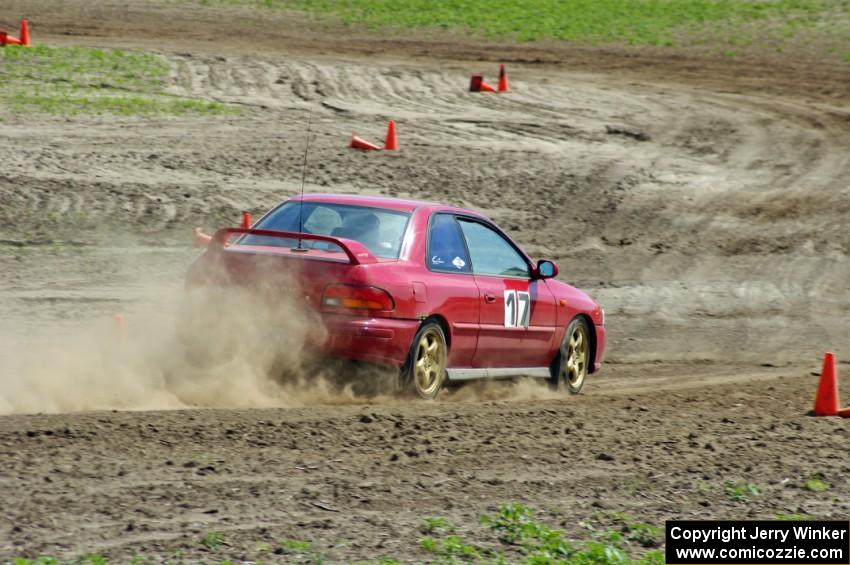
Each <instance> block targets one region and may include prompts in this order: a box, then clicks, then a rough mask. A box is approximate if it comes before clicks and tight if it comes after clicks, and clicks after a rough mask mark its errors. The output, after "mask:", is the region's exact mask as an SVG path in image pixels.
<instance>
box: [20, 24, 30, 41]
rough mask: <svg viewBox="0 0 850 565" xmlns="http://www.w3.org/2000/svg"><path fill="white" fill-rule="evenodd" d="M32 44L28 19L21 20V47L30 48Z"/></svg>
mask: <svg viewBox="0 0 850 565" xmlns="http://www.w3.org/2000/svg"><path fill="white" fill-rule="evenodd" d="M29 44H30V23H29V22H28V21H27V19H26V18H24V19H22V20H21V45H23V46H25V47H29Z"/></svg>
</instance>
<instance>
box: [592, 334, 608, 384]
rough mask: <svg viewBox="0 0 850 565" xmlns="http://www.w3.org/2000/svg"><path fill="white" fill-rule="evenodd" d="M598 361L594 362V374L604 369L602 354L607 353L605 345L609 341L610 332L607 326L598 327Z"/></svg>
mask: <svg viewBox="0 0 850 565" xmlns="http://www.w3.org/2000/svg"><path fill="white" fill-rule="evenodd" d="M594 329H595V330H596V359H594V360H593V372H594V373H595V372H596V371H598V370H599V369H601V368H602V354H603V353H605V343H606V341H607V339H608V332H607V331H606V330H605V326H596V327H595V328H594Z"/></svg>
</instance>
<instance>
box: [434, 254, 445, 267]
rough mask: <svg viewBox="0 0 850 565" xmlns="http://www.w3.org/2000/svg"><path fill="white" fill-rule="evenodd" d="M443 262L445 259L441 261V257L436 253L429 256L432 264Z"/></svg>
mask: <svg viewBox="0 0 850 565" xmlns="http://www.w3.org/2000/svg"><path fill="white" fill-rule="evenodd" d="M443 263H445V261H443V259H442V258H440V257H438V256H437V255H434V256H433V257H431V264H432V265H442V264H443Z"/></svg>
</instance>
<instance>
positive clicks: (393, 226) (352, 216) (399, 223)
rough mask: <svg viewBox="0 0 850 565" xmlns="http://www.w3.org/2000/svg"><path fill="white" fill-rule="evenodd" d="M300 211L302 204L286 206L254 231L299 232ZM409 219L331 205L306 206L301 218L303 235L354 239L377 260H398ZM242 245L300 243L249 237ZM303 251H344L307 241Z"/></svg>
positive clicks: (386, 212)
mask: <svg viewBox="0 0 850 565" xmlns="http://www.w3.org/2000/svg"><path fill="white" fill-rule="evenodd" d="M300 207H301V203H300V202H284V203H283V204H282V205H280V206H278V207H277V208H276V209H275V210H273V211H272V212H271V213H270V214H268V215H267V216H266V217H264V218H263V219H262V220H260V221H259V222H257V225H255V226H253V227H254V228H256V229H263V230H275V231H290V232H297V231H299V230H298V224H299V217H298V216H299V208H300ZM409 217H410V214H407V213H404V212H396V211H394V210H384V209H382V208H367V207H365V206H349V205H346V204H332V203H328V202H305V203H304V210H303V211H302V214H301V222H302V229H301V231H302V232H304V233H312V234H317V235H328V236H331V237H339V238H343V239H353V240H354V241H359V242H360V243H362V244H363V245H365V246H366V247H368V248H369V251H371V252H372V254H373V255H374V256H375V257H382V258H385V259H398V255H399V251H400V249H401V239H402V237H404V230H405V228H406V227H407V220H408V218H409ZM239 243H240V245H264V246H273V247H294V246H295V245H297V243H298V241H297V240H295V239H280V238H275V237H263V236H255V235H247V236H245V237H244V238H243V239H242V240H241V241H240V242H239ZM302 247H305V248H309V249H322V250H324V251H332V252H333V251H337V252H340V253H342V249H340V248H339V247H338V246H336V245H334V244H332V243H326V242H322V241H309V240H305V241H303V242H302Z"/></svg>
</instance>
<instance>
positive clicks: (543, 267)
mask: <svg viewBox="0 0 850 565" xmlns="http://www.w3.org/2000/svg"><path fill="white" fill-rule="evenodd" d="M536 271H537V273H536V274H537V278H539V279H551V278H552V277H557V276H558V265H557V264H555V262H554V261H549V260H548V259H541V260H540V261H538V262H537V269H536Z"/></svg>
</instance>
